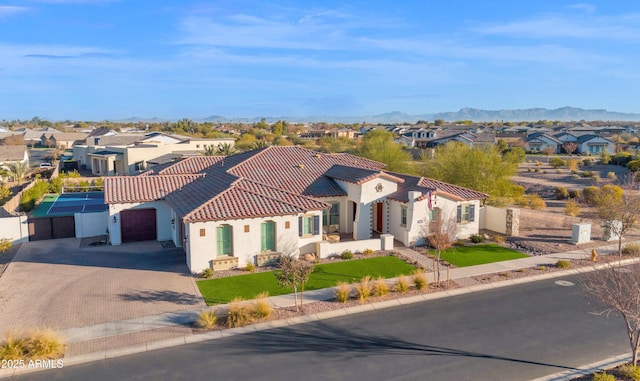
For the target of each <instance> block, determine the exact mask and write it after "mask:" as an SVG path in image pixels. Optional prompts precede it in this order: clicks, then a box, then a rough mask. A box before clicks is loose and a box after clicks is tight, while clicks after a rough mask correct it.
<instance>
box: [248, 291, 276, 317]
mask: <svg viewBox="0 0 640 381" xmlns="http://www.w3.org/2000/svg"><path fill="white" fill-rule="evenodd" d="M268 296H269V293H268V292H261V293H259V294H258V295H256V302H255V303H256V304H255V305H254V306H253V316H254V317H256V318H257V319H263V318H268V317H269V316H270V315H271V312H272V311H273V308H272V307H271V304H269V301H268V300H267V297H268Z"/></svg>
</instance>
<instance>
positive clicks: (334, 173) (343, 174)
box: [325, 165, 404, 184]
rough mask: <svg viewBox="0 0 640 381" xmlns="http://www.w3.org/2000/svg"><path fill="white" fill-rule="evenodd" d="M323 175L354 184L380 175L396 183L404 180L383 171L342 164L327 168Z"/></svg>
mask: <svg viewBox="0 0 640 381" xmlns="http://www.w3.org/2000/svg"><path fill="white" fill-rule="evenodd" d="M325 176H328V177H331V178H333V179H336V180H342V181H346V182H349V183H354V184H363V183H366V182H367V181H369V180H373V179H376V178H380V177H382V178H386V179H388V180H391V181H395V182H397V183H403V182H404V180H403V179H401V178H399V177H396V176H393V175H391V174H389V173H386V172H383V171H379V170H373V169H363V168H355V167H346V166H344V165H334V166H333V167H331V168H329V170H328V171H327V172H326V173H325Z"/></svg>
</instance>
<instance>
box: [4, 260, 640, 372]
mask: <svg viewBox="0 0 640 381" xmlns="http://www.w3.org/2000/svg"><path fill="white" fill-rule="evenodd" d="M636 262H640V258H630V259H624V260H620V261H617V262H616V264H617V265H628V264H632V263H636ZM609 265H610V263H602V264H597V265H595V266H591V267H585V268H580V269H569V270H563V271H555V272H550V273H547V274H540V275H533V276H528V277H523V278H518V279H507V280H503V281H499V282H493V283H486V284H480V285H475V286H470V287H461V288H456V289H452V290H442V291H438V292H433V293H429V294H421V295H414V296H409V297H405V298H396V299H390V300H384V301H380V302H375V303H369V304H363V305H359V306H353V307H345V308H340V309H335V310H331V311H325V312H319V313H315V314H309V315H302V316H296V317H293V318H288V319H281V320H272V321H267V322H261V323H256V324H251V325H247V326H244V327H239V328H229V329H222V330H216V331H209V332H205V333H198V334H193V335H185V336H178V337H175V338H171V339H165V340H160V341H153V342H148V343H145V344H137V345H133V346H129V347H121V348H115V349H107V350H104V351H99V352H93V353H86V354H83V355H78V356H71V357H68V358H63V359H62V360H63V362H64V366H70V365H79V364H85V363H89V362H94V361H98V360H105V359H112V358H116V357H120V356H126V355H131V354H135V353H144V352H149V351H153V350H157V349H166V348H172V347H177V346H181V345H186V344H191V343H197V342H203V341H209V340H217V339H222V338H225V337H231V336H236V335H243V334H247V333H253V332H258V331H263V330H268V329H273V328H282V327H291V326H295V325H298V324H305V323H309V322H314V321H319V320H324V319H333V318H337V317H344V316H349V315H355V314H359V313H362V312H373V311H377V310H381V309H385V308H393V307H399V306H405V305H410V304H414V303H420V302H425V301H430V300H437V299H442V298H447V297H453V296H460V295H465V294H469V293H473V292H481V291H487V290H492V289H498V288H503V287H508V286H515V285H519V284H524V283H531V282H537V281H541V280H548V279H554V278H561V277H563V276H568V275H577V274H584V273H589V272H593V271H596V270H600V269H603V268H605V267H607V266H609ZM454 280H455V279H454ZM629 360H630V357H629V356H624V355H623V356H616V357H612V358H610V359H607V360H604V361H601V362H598V363H593V364H589V365H585V366H581V367H580V369H579V370H574V371H565V372H561V373H557V374H554V375H550V376H545V377H542V378H537V379H535V380H532V381H556V380H557V381H560V380H569V379H570V378H575V377H577V376H580V375H583V374H588V373H589V372H593V371H596V370H601V369H602V367H613V366H616V365H618V364H622V363H624V362H628V361H629ZM43 370H47V369H42V368H22V369H0V378H6V377H12V376H19V375H21V374H28V373H33V372H39V371H43ZM570 372H571V373H570ZM579 372H585V373H579Z"/></svg>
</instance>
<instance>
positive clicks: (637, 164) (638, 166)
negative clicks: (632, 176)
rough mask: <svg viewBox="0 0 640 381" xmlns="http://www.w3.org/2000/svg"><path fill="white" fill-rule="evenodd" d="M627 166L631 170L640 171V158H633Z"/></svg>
mask: <svg viewBox="0 0 640 381" xmlns="http://www.w3.org/2000/svg"><path fill="white" fill-rule="evenodd" d="M627 168H628V169H629V170H630V171H631V172H638V171H639V170H640V160H631V161H630V162H628V163H627Z"/></svg>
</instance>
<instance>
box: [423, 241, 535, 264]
mask: <svg viewBox="0 0 640 381" xmlns="http://www.w3.org/2000/svg"><path fill="white" fill-rule="evenodd" d="M430 254H434V255H435V252H433V251H430ZM527 257H528V255H525V254H522V253H520V252H517V251H515V250H511V249H507V248H505V247H502V246H500V245H496V244H493V243H489V244H483V245H470V246H454V247H452V248H450V249H448V250H445V251H443V252H442V254H441V255H440V259H443V260H445V261H447V262H449V263H451V264H453V265H454V266H456V267H466V266H475V265H483V264H485V263H493V262H502V261H508V260H511V259H519V258H527Z"/></svg>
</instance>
